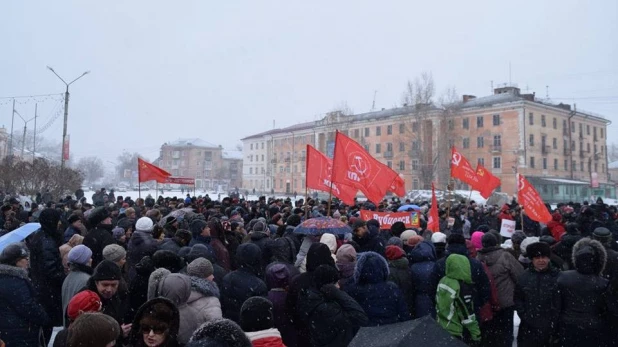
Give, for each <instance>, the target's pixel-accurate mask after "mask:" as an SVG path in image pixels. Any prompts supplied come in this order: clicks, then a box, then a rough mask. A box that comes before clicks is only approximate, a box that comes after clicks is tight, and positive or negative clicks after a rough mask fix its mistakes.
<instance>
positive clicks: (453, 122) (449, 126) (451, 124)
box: [448, 119, 455, 130]
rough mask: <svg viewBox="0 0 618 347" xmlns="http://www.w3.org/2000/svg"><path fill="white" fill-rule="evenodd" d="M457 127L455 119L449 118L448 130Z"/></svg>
mask: <svg viewBox="0 0 618 347" xmlns="http://www.w3.org/2000/svg"><path fill="white" fill-rule="evenodd" d="M453 129H455V121H454V120H452V119H449V120H448V130H453Z"/></svg>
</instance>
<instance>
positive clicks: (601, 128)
mask: <svg viewBox="0 0 618 347" xmlns="http://www.w3.org/2000/svg"><path fill="white" fill-rule="evenodd" d="M603 132H604V131H603V128H601V138H603Z"/></svg>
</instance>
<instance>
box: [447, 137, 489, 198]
mask: <svg viewBox="0 0 618 347" xmlns="http://www.w3.org/2000/svg"><path fill="white" fill-rule="evenodd" d="M451 177H453V178H457V179H459V180H460V181H462V182H464V183H467V184H468V185H470V187H471V188H472V189H474V190H479V191H480V190H481V189H482V186H481V184H480V182H479V178H478V177H477V175H476V170H474V169H473V168H472V165H470V162H469V161H468V159H466V157H464V156H463V155H462V154H461V153H459V152H458V151H457V149H456V148H455V146H453V148H452V149H451Z"/></svg>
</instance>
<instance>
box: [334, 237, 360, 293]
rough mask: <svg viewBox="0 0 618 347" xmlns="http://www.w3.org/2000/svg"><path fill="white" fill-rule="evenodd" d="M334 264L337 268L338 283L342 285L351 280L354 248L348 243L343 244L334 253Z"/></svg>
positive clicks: (354, 259) (353, 265)
mask: <svg viewBox="0 0 618 347" xmlns="http://www.w3.org/2000/svg"><path fill="white" fill-rule="evenodd" d="M335 258H336V260H335V265H336V266H337V269H339V285H340V286H341V287H344V286H345V285H347V284H348V283H349V282H351V281H353V279H352V276H354V268H355V267H356V250H355V249H354V247H353V246H352V245H350V244H347V243H346V244H343V245H341V247H339V249H338V250H337V254H336V255H335Z"/></svg>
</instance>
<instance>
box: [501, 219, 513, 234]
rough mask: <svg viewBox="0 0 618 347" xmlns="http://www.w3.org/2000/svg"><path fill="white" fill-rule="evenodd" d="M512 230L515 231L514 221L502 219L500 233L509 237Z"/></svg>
mask: <svg viewBox="0 0 618 347" xmlns="http://www.w3.org/2000/svg"><path fill="white" fill-rule="evenodd" d="M514 232H515V221H514V220H508V219H503V220H502V225H501V226H500V235H502V236H504V237H508V238H511V236H513V233H514Z"/></svg>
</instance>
